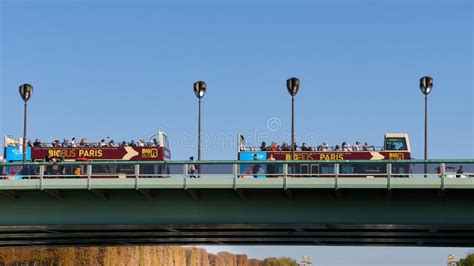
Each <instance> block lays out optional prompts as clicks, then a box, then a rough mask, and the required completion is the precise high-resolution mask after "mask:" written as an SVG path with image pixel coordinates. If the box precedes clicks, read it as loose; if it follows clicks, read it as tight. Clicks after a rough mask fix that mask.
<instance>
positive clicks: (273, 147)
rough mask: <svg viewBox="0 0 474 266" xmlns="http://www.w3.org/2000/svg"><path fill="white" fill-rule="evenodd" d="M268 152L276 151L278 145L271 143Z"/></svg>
mask: <svg viewBox="0 0 474 266" xmlns="http://www.w3.org/2000/svg"><path fill="white" fill-rule="evenodd" d="M270 150H271V151H278V145H277V144H276V142H274V141H272V145H271V148H270Z"/></svg>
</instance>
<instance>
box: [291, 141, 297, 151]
mask: <svg viewBox="0 0 474 266" xmlns="http://www.w3.org/2000/svg"><path fill="white" fill-rule="evenodd" d="M293 147H294V150H295V151H296V150H297V149H298V147H299V146H298V145H297V144H296V142H293ZM290 150H292V146H290Z"/></svg>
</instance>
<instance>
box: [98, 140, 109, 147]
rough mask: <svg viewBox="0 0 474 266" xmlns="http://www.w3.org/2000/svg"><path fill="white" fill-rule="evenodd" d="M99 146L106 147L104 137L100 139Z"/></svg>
mask: <svg viewBox="0 0 474 266" xmlns="http://www.w3.org/2000/svg"><path fill="white" fill-rule="evenodd" d="M99 146H100V147H106V146H107V143H106V142H105V139H102V140H101V141H100V144H99Z"/></svg>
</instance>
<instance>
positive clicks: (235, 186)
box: [232, 163, 238, 190]
mask: <svg viewBox="0 0 474 266" xmlns="http://www.w3.org/2000/svg"><path fill="white" fill-rule="evenodd" d="M237 167H238V164H236V163H234V164H233V165H232V168H233V169H232V172H233V174H234V177H233V181H234V182H233V184H232V186H233V187H234V190H236V189H237V175H238V171H237Z"/></svg>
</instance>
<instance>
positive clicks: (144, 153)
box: [4, 131, 171, 179]
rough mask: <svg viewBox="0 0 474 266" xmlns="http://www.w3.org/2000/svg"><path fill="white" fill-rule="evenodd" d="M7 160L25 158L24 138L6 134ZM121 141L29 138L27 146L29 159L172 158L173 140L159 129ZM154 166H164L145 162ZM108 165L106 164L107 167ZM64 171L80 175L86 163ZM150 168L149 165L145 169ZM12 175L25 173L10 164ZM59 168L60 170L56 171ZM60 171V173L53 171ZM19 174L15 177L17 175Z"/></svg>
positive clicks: (117, 168)
mask: <svg viewBox="0 0 474 266" xmlns="http://www.w3.org/2000/svg"><path fill="white" fill-rule="evenodd" d="M4 144H5V145H4V161H5V162H10V163H11V162H20V161H22V160H23V146H22V144H23V138H15V137H12V136H5V138H4ZM142 144H143V145H141V144H140V143H136V144H132V145H130V143H125V142H124V143H123V144H120V143H118V144H117V145H116V144H113V145H111V142H107V143H106V142H103V143H102V144H101V143H89V142H87V143H75V144H73V143H71V142H69V143H67V144H65V143H59V142H55V143H32V142H29V144H28V147H27V150H26V160H27V161H29V162H44V161H46V162H53V163H54V162H73V161H82V162H85V161H104V162H105V161H166V160H170V159H171V151H170V143H169V139H168V135H167V134H166V133H165V132H162V131H159V132H158V133H157V134H155V135H154V139H153V141H150V142H146V143H142ZM146 167H154V168H153V169H152V170H149V171H148V172H153V173H163V172H165V171H164V170H163V169H160V168H162V166H156V165H155V166H151V165H150V166H146ZM94 168H95V170H96V172H100V171H99V170H100V168H101V166H94ZM54 169H57V168H54V167H49V168H48V169H47V170H48V171H49V172H55V171H54ZM104 169H105V168H104ZM61 170H62V172H63V173H61V174H65V172H67V173H66V174H75V175H80V174H81V173H84V171H85V169H84V167H80V168H77V167H75V168H73V167H72V166H71V167H70V169H69V168H66V169H64V168H63V169H61ZM143 170H147V169H143ZM4 171H7V173H8V174H9V175H10V176H11V177H12V178H11V179H19V178H21V176H22V175H25V174H24V173H23V174H22V173H20V171H24V169H23V168H21V167H19V166H17V167H11V168H9V169H5V170H4ZM131 171H133V166H131V165H123V166H115V168H114V169H112V168H110V167H108V168H107V169H105V170H104V172H106V173H107V174H114V173H128V172H131ZM56 172H57V171H56ZM54 174H60V173H54ZM14 176H16V178H14Z"/></svg>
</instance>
